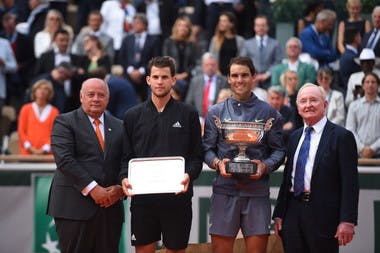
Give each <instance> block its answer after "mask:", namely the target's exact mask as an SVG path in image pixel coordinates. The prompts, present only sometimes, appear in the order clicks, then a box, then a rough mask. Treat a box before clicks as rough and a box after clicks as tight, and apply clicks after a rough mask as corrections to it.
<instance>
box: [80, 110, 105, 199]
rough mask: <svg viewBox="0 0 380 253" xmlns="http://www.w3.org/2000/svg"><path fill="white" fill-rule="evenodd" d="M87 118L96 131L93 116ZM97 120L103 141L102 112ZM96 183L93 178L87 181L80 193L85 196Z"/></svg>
mask: <svg viewBox="0 0 380 253" xmlns="http://www.w3.org/2000/svg"><path fill="white" fill-rule="evenodd" d="M88 119H89V120H90V122H91V125H92V127H93V128H94V131H96V130H95V129H96V126H95V124H94V120H95V119H94V118H91V117H90V116H88ZM99 120H100V124H99V129H100V133H101V134H102V136H103V140H104V141H105V139H104V113H103V114H102V116H100V117H99ZM97 185H98V183H97V182H96V181H95V180H93V181H92V182H91V183H89V184H88V185H87V186H86V187H85V188H83V190H82V194H83V195H84V196H87V195H88V194H89V193H90V191H91V190H92V189H94V188H95V186H97Z"/></svg>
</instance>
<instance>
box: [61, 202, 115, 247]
mask: <svg viewBox="0 0 380 253" xmlns="http://www.w3.org/2000/svg"><path fill="white" fill-rule="evenodd" d="M108 215H109V214H107V210H106V209H105V208H102V209H99V211H98V212H97V213H96V215H95V216H94V217H93V218H91V219H90V220H87V221H80V220H68V219H62V218H54V221H55V224H56V229H57V235H58V238H59V245H60V249H61V253H104V252H107V253H118V252H119V241H120V235H121V227H122V222H121V221H115V219H110V218H109V217H107V216H108Z"/></svg>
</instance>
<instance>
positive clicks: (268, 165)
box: [203, 57, 285, 253]
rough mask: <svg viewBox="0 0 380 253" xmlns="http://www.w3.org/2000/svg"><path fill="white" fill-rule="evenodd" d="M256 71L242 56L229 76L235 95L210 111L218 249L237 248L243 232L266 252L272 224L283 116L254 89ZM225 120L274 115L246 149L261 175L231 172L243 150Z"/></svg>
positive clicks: (209, 159) (250, 248)
mask: <svg viewBox="0 0 380 253" xmlns="http://www.w3.org/2000/svg"><path fill="white" fill-rule="evenodd" d="M255 76H256V71H255V67H254V66H253V63H252V60H251V59H250V58H249V57H236V58H233V59H232V60H231V62H230V66H229V72H228V75H227V78H228V83H229V84H230V86H231V90H232V97H229V98H227V100H225V101H224V102H222V103H218V104H216V105H214V106H212V107H211V108H210V110H209V112H208V114H207V115H206V120H205V133H204V142H203V149H204V152H205V162H206V163H207V165H208V166H209V167H210V168H213V169H215V170H216V178H215V179H214V181H213V195H212V197H211V207H210V230H209V231H210V234H211V241H212V244H213V250H214V252H231V253H232V252H233V244H234V240H235V237H236V235H237V233H238V231H239V229H241V230H242V233H243V235H244V239H245V242H246V243H245V244H246V248H247V252H263V253H264V252H266V245H267V240H268V235H269V225H270V214H271V209H270V202H269V174H270V173H271V172H273V171H274V170H276V169H277V168H278V167H279V166H280V165H281V164H282V162H283V160H284V157H285V148H284V142H283V136H282V133H281V130H282V118H281V115H280V114H279V113H278V112H277V111H276V110H275V109H274V108H273V107H271V106H270V105H269V104H268V103H266V102H264V101H262V100H260V99H258V98H257V97H256V96H255V95H254V94H253V93H252V84H253V83H254V81H255ZM214 116H217V117H218V118H219V119H220V120H221V121H222V122H223V121H245V122H257V121H262V122H266V121H267V120H268V119H270V118H273V119H274V120H273V125H272V128H271V130H269V131H268V132H266V133H265V135H264V137H263V139H262V141H261V143H260V144H257V145H254V146H250V147H248V148H247V150H246V153H247V155H248V156H249V158H250V159H251V161H252V162H254V163H256V164H257V174H253V175H237V174H234V175H232V174H230V173H226V163H227V162H228V161H229V160H230V159H232V158H233V157H235V156H236V155H237V153H238V150H237V148H236V147H235V146H232V145H228V144H226V143H225V142H223V140H222V136H221V134H220V133H219V131H218V128H217V126H216V125H215V123H214Z"/></svg>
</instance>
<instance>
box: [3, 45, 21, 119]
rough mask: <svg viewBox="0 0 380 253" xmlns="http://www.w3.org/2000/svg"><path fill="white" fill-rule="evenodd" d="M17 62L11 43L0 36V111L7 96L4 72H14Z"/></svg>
mask: <svg viewBox="0 0 380 253" xmlns="http://www.w3.org/2000/svg"><path fill="white" fill-rule="evenodd" d="M16 71H17V62H16V59H15V57H14V55H13V51H12V48H11V45H10V44H9V42H8V41H7V40H6V39H3V38H0V112H1V109H2V107H3V105H4V102H5V99H6V97H7V81H6V75H5V74H6V73H15V72H16Z"/></svg>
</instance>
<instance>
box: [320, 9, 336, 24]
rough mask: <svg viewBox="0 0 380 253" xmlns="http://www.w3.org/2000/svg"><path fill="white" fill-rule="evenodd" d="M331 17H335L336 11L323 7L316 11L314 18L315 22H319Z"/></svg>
mask: <svg viewBox="0 0 380 253" xmlns="http://www.w3.org/2000/svg"><path fill="white" fill-rule="evenodd" d="M331 19H336V13H335V12H334V11H332V10H329V9H324V10H321V11H320V12H318V14H317V16H316V18H315V22H320V21H322V20H331Z"/></svg>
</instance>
